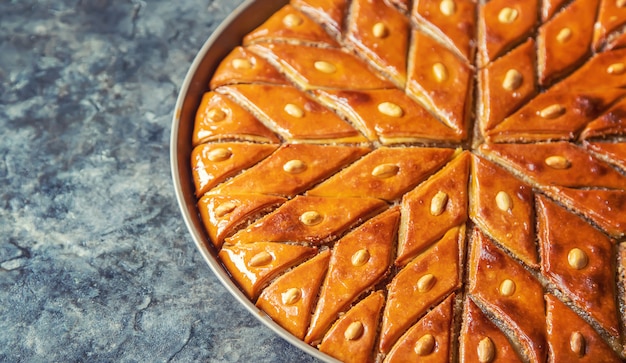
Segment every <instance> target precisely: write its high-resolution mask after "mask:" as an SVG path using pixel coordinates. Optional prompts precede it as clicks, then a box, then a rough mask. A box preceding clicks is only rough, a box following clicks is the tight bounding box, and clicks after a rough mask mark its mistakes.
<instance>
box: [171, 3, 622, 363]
mask: <svg viewBox="0 0 626 363" xmlns="http://www.w3.org/2000/svg"><path fill="white" fill-rule="evenodd" d="M625 30H626V1H624V0H593V1H592V0H574V1H568V0H545V1H538V0H530V1H526V0H525V1H513V0H491V1H488V2H483V1H479V2H475V1H471V0H436V1H435V0H429V1H425V0H413V1H411V0H291V1H246V2H245V3H244V4H242V5H241V6H240V7H239V8H238V9H237V10H236V11H235V12H234V13H233V14H231V16H229V17H228V18H227V19H226V20H225V21H224V23H223V24H222V25H221V26H220V27H219V28H218V29H217V30H216V31H215V33H214V34H213V35H211V37H210V38H209V39H208V40H207V42H206V43H205V45H204V46H203V47H202V49H201V50H200V52H199V53H198V55H197V56H196V58H195V60H194V62H193V64H192V65H191V67H190V69H189V72H188V74H187V77H186V78H185V80H184V83H183V85H182V87H181V92H180V95H179V98H178V102H177V105H176V110H175V115H174V119H173V124H172V139H171V162H172V175H173V180H174V187H175V191H176V195H177V198H178V202H179V205H180V208H181V212H182V216H183V219H184V221H185V223H186V225H187V227H188V229H189V231H190V233H191V235H192V238H193V240H194V242H195V244H196V246H197V248H198V249H199V251H200V253H201V254H202V256H203V257H204V259H205V261H206V262H207V264H208V265H209V267H210V268H211V270H212V271H213V273H214V274H215V275H216V276H217V277H218V278H219V279H220V280H221V282H222V283H223V284H224V286H226V288H227V289H228V290H229V291H230V292H231V293H232V294H233V295H234V296H235V297H236V298H237V300H238V301H239V302H240V303H241V304H242V305H243V306H245V307H246V308H247V309H248V310H249V311H250V312H251V313H253V315H255V316H256V317H257V318H258V319H259V320H260V321H261V322H263V323H264V324H265V325H266V326H268V327H269V328H270V329H272V330H273V331H274V332H276V333H277V334H278V335H280V336H281V337H283V338H284V339H286V340H287V341H289V342H290V343H291V344H293V345H294V346H296V347H298V348H300V349H302V350H304V351H306V352H307V353H309V354H311V355H312V356H314V357H317V358H319V359H321V360H323V361H329V362H331V361H342V362H406V361H414V360H424V361H432V362H483V363H484V362H515V361H519V362H577V361H581V362H600V361H602V362H622V361H624V360H625V359H626V346H625V341H626V336H625V333H626V328H625V325H626V32H625Z"/></svg>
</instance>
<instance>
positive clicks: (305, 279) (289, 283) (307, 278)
mask: <svg viewBox="0 0 626 363" xmlns="http://www.w3.org/2000/svg"><path fill="white" fill-rule="evenodd" d="M329 260H330V250H324V251H322V252H320V253H319V254H318V255H317V256H315V257H313V258H311V259H310V260H308V261H306V262H304V263H302V264H300V265H299V266H296V267H294V268H293V269H292V270H290V271H288V272H286V273H285V274H284V275H282V276H280V277H278V278H277V279H276V280H275V281H274V282H272V283H271V284H270V285H269V286H268V287H267V288H266V289H265V290H263V292H262V293H261V295H260V296H259V299H258V300H257V302H256V306H257V307H259V308H260V309H261V310H263V311H265V313H267V315H269V316H270V318H272V320H274V321H275V322H277V323H278V324H279V325H280V326H282V327H283V328H285V329H286V330H287V331H288V332H290V333H291V334H293V335H295V336H296V337H298V338H299V339H303V338H304V334H305V333H306V330H307V328H308V327H309V323H310V321H311V311H312V310H313V306H314V303H315V301H317V294H318V293H319V289H320V285H321V284H322V281H323V279H324V275H325V274H326V271H327V270H328V261H329Z"/></svg>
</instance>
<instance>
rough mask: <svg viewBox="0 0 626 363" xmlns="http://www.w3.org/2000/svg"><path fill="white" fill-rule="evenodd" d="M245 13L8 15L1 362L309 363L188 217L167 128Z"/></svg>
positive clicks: (0, 36) (159, 0)
mask: <svg viewBox="0 0 626 363" xmlns="http://www.w3.org/2000/svg"><path fill="white" fill-rule="evenodd" d="M239 3H241V0H237V1H232V0H213V1H211V0H195V1H192V0H176V1H170V0H149V1H140V0H3V1H0V129H1V130H2V137H1V138H0V361H1V362H40V361H41V362H43V361H45V362H51V361H58V362H77V361H88V362H104V361H108V362H110V361H119V362H165V361H168V362H170V361H171V362H189V361H207V362H251V361H258V362H313V361H314V359H313V358H311V357H309V356H307V355H306V354H305V353H303V352H301V351H300V350H298V349H296V348H294V347H292V346H290V345H289V344H288V343H287V342H285V341H284V340H282V339H281V338H280V337H278V336H277V335H275V334H274V333H273V332H272V331H270V330H269V329H267V328H266V327H265V326H263V325H261V324H260V323H259V322H257V320H256V319H255V318H254V317H253V316H252V315H251V314H249V313H248V312H247V311H246V310H245V309H244V308H243V307H240V306H239V305H238V304H237V302H236V300H235V299H234V298H233V297H231V295H230V294H229V293H228V292H227V291H226V290H225V289H224V288H223V286H222V285H221V284H220V283H219V281H218V280H217V279H216V278H215V277H214V276H213V275H212V273H211V271H210V270H209V268H208V267H207V266H206V264H205V263H204V261H203V260H202V258H201V256H200V254H199V253H198V252H197V250H196V249H195V246H194V245H193V243H192V241H191V238H190V236H189V234H188V232H187V230H186V227H185V226H184V224H183V221H182V219H181V217H180V215H179V210H178V206H177V204H176V200H175V196H174V192H173V187H172V182H171V177H170V166H169V137H170V127H171V117H172V112H173V108H174V103H175V101H176V96H177V93H178V90H179V88H180V85H181V83H182V80H183V78H184V75H185V73H186V71H187V68H188V66H189V65H190V63H191V61H192V59H193V57H194V56H195V54H196V52H197V51H198V50H199V48H200V46H201V45H202V43H203V42H204V41H205V40H206V38H207V37H208V36H209V35H210V34H211V32H212V30H213V29H215V27H217V25H218V24H219V22H220V21H221V20H222V19H223V18H224V17H225V16H226V15H227V14H228V13H229V12H231V11H232V9H234V7H235V6H236V5H238V4H239Z"/></svg>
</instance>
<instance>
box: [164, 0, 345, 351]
mask: <svg viewBox="0 0 626 363" xmlns="http://www.w3.org/2000/svg"><path fill="white" fill-rule="evenodd" d="M288 3H289V0H277V1H267V0H245V1H244V2H243V3H241V4H240V5H239V6H238V7H236V8H235V10H234V11H233V12H232V13H231V14H229V15H228V16H227V17H226V18H225V19H224V20H223V21H222V22H221V23H220V25H219V26H218V27H217V28H216V29H215V31H214V32H213V33H212V34H211V35H210V36H209V38H208V39H207V40H206V41H205V42H204V44H203V45H202V47H201V48H200V50H199V51H198V53H197V54H196V55H195V57H194V59H193V61H192V63H191V65H190V67H189V69H188V70H187V73H186V75H185V78H184V79H183V83H182V84H181V87H180V90H179V92H178V97H177V100H176V104H175V109H174V113H173V117H172V124H171V135H170V168H171V177H172V182H173V186H174V192H175V195H176V200H177V202H178V206H179V209H180V213H181V215H182V217H183V220H184V222H185V225H186V227H187V230H188V232H189V234H190V235H191V237H192V240H193V242H194V244H195V245H196V248H197V249H198V251H199V252H200V254H201V255H202V257H203V259H204V261H205V262H206V264H207V265H208V266H209V268H210V269H211V271H212V272H213V274H214V275H215V276H216V277H217V278H218V280H219V281H220V283H221V284H222V285H223V286H224V287H225V288H226V290H227V291H228V292H229V293H230V294H231V295H232V296H233V297H234V298H235V299H236V300H237V302H239V303H240V304H241V305H243V306H244V307H245V308H246V310H248V312H249V313H250V314H252V315H253V316H254V317H255V318H256V319H257V320H258V321H260V322H261V323H262V324H263V325H265V326H266V327H267V328H269V329H270V330H271V331H273V332H274V333H275V334H277V335H278V336H279V337H281V338H282V339H284V340H285V341H287V342H288V343H290V344H291V345H292V346H295V347H296V348H299V349H300V350H301V351H303V352H305V353H307V354H309V355H310V356H312V357H314V358H316V359H319V360H321V361H323V362H329V363H337V362H339V361H338V360H336V359H334V358H332V357H331V356H329V355H327V354H325V353H322V352H321V351H319V350H318V349H316V348H314V347H313V346H311V345H309V344H306V343H305V342H304V341H302V340H300V339H298V338H297V337H295V336H294V335H292V334H291V333H289V332H288V331H287V330H285V329H284V328H283V327H281V326H280V325H278V324H277V323H276V322H274V321H273V320H272V319H271V318H270V317H269V316H268V315H267V314H266V313H265V312H263V311H262V310H260V309H259V308H257V307H256V306H255V305H254V304H253V303H252V301H250V300H249V299H248V297H247V296H245V295H244V294H243V292H242V291H241V290H240V289H239V287H238V286H237V285H236V283H235V282H234V281H233V280H232V279H231V277H230V275H229V274H228V272H227V271H226V270H225V269H224V267H223V266H222V265H221V263H220V262H219V260H218V258H217V251H215V248H214V247H213V246H210V245H209V243H208V242H209V237H208V236H207V235H206V232H205V231H204V227H203V226H202V222H201V220H200V216H199V215H198V211H197V206H196V197H195V193H194V192H193V190H194V185H193V180H192V177H191V164H190V154H191V149H192V147H191V134H192V131H193V122H194V118H193V117H192V116H193V115H195V110H196V109H197V107H198V105H199V102H200V96H201V95H202V93H204V92H205V91H207V90H208V83H209V80H210V76H211V75H212V74H213V71H214V70H215V68H216V67H217V65H218V64H219V62H220V61H221V60H222V58H223V57H224V56H226V54H227V53H228V52H230V51H231V50H232V49H233V48H234V47H235V46H238V45H240V44H241V40H242V38H243V35H245V34H247V33H248V32H250V31H252V30H254V29H255V28H256V27H257V26H258V25H260V24H261V23H262V22H263V21H265V20H267V18H269V16H270V15H271V14H273V13H274V12H275V11H276V10H278V9H280V8H281V7H282V6H284V5H286V4H288ZM181 128H182V130H181Z"/></svg>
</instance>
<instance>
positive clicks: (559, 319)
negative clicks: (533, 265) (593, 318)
mask: <svg viewBox="0 0 626 363" xmlns="http://www.w3.org/2000/svg"><path fill="white" fill-rule="evenodd" d="M546 307H547V311H548V322H547V325H548V342H549V343H550V358H549V359H550V360H549V361H550V362H581V363H583V362H589V363H591V362H603V363H619V362H623V360H622V359H621V358H620V357H619V356H618V355H617V354H615V352H614V351H613V350H612V349H611V347H610V346H609V345H608V344H606V342H605V341H604V340H603V339H602V337H601V336H600V335H599V334H598V333H597V332H596V330H595V329H594V328H593V327H591V326H590V325H589V324H587V322H585V321H584V320H583V319H581V318H580V316H578V315H577V314H576V313H574V312H573V311H572V310H571V309H570V308H569V307H568V306H567V305H565V304H564V303H562V302H561V301H559V300H558V299H557V298H556V297H555V296H554V295H546Z"/></svg>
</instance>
